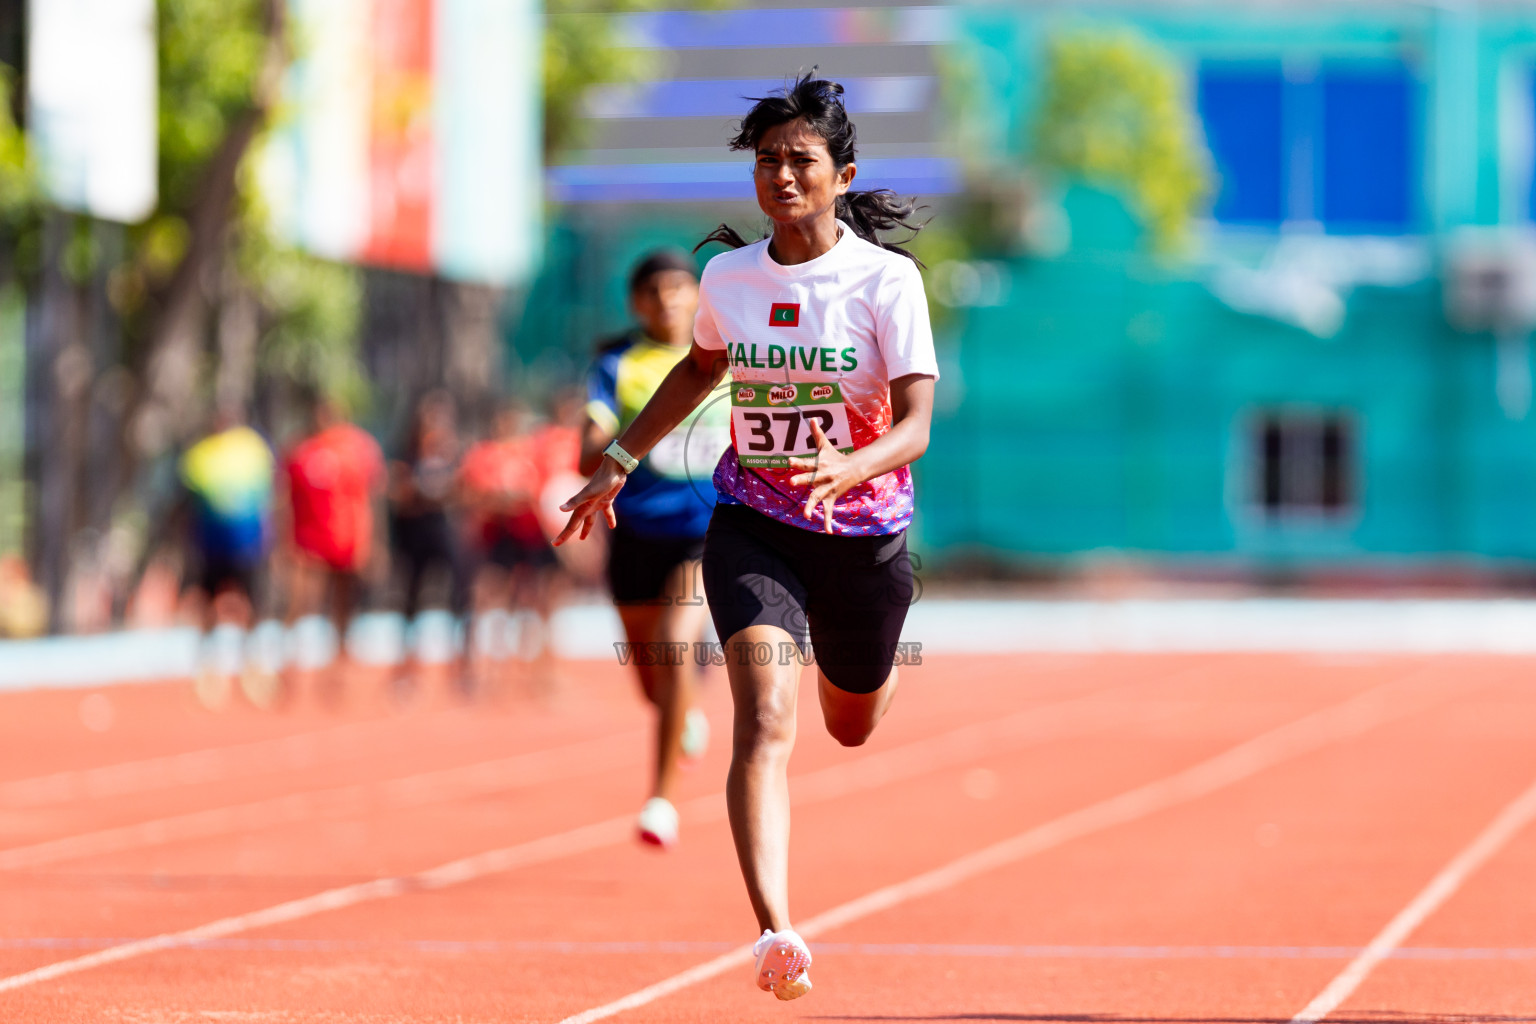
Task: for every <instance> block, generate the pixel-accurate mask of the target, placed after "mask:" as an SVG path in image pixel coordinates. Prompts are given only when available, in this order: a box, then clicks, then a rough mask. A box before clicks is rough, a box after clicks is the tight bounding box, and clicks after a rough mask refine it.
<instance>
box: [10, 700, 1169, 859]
mask: <svg viewBox="0 0 1536 1024" xmlns="http://www.w3.org/2000/svg"><path fill="white" fill-rule="evenodd" d="M1126 689H1127V687H1123V686H1122V687H1116V688H1114V689H1113V690H1112V691H1106V692H1105V693H1104V694H1089V695H1087V696H1084V697H1078V698H1072V699H1068V700H1065V701H1060V702H1057V703H1054V704H1048V705H1044V706H1042V707H1036V708H1032V709H1030V710H1028V711H1024V712H1019V713H1016V714H1014V715H1011V716H1009V717H1008V718H1005V719H1001V720H999V721H996V722H984V723H979V724H977V725H973V726H967V727H963V728H961V729H957V730H955V731H953V732H950V733H945V734H943V735H941V736H936V737H933V738H930V739H927V740H919V741H917V742H916V743H913V744H909V745H907V746H906V747H903V748H901V749H902V751H903V754H902V757H900V758H898V757H895V756H893V752H883V753H880V754H875V755H871V756H867V757H865V758H862V759H861V760H860V761H858V762H854V763H853V764H849V765H843V766H840V767H839V770H838V771H837V772H835V773H833V774H831V775H825V774H822V773H813V774H811V775H806V776H801V777H800V778H798V779H796V780H795V782H796V785H797V787H807V792H806V793H805V795H806V796H809V797H811V798H812V799H830V798H832V797H835V796H838V795H840V794H841V793H843V792H847V791H849V789H848V787H853V788H854V789H857V788H861V787H862V786H863V785H864V783H863V781H862V780H863V778H864V776H866V775H871V774H872V775H873V781H874V783H875V784H877V785H884V784H886V783H887V782H889V781H892V780H894V779H895V778H901V777H907V776H908V775H910V774H913V773H914V772H922V771H931V770H933V766H934V765H936V764H937V763H939V762H937V761H935V758H939V757H944V756H948V757H949V759H950V762H953V761H954V760H955V759H957V758H958V759H960V760H964V759H967V758H969V757H973V756H975V755H976V754H977V753H978V750H979V748H978V747H977V744H988V743H995V742H999V741H1000V742H1004V743H1010V744H1011V743H1017V742H1020V741H1027V740H1030V739H1035V738H1048V737H1050V736H1056V735H1076V734H1078V733H1080V732H1081V731H1083V730H1090V731H1091V730H1094V729H1102V728H1106V727H1113V726H1114V725H1117V724H1133V723H1135V724H1143V723H1147V722H1155V721H1160V720H1168V719H1171V718H1173V717H1175V716H1176V715H1178V714H1179V712H1181V711H1187V710H1188V709H1189V707H1190V704H1189V702H1187V701H1135V700H1125V699H1121V700H1115V699H1114V698H1113V697H1112V696H1109V694H1110V693H1114V692H1123V691H1125V690H1126ZM639 736H640V733H639V732H638V731H633V732H626V733H623V734H620V735H617V736H610V737H607V738H605V739H600V740H590V741H583V742H581V743H577V744H572V745H569V746H566V747H557V748H553V749H552V750H549V751H540V752H536V753H532V754H523V755H518V756H515V757H510V758H502V759H497V760H493V761H486V762H482V763H480V764H474V765H468V766H464V767H459V768H449V769H442V770H439V771H434V772H426V773H422V774H419V775H413V776H408V777H405V778H401V779H395V780H392V781H389V782H384V783H362V784H355V785H348V786H339V787H334V788H330V789H324V790H317V791H313V792H308V793H292V794H285V795H283V796H280V797H272V798H269V799H266V800H258V801H253V802H250V803H244V804H236V805H233V806H228V807H216V808H212V809H209V810H205V811H194V812H189V813H187V814H179V815H174V816H170V817H166V818H157V819H154V820H152V821H145V822H137V823H135V824H132V825H123V826H120V827H116V828H110V829H102V830H99V831H96V832H88V833H84V834H81V835H74V836H65V837H62V838H60V839H52V840H47V841H44V842H40V843H32V844H28V845H26V846H18V847H12V848H11V849H7V850H0V871H22V870H28V869H33V868H39V867H44V866H46V865H49V864H56V863H59V862H61V861H66V860H78V859H79V858H82V857H91V856H99V855H102V854H108V853H121V852H124V851H126V850H134V849H144V848H147V847H151V846H163V845H165V844H167V843H173V842H185V841H188V840H195V839H208V838H212V837H215V836H220V835H230V834H232V833H235V832H253V831H257V830H260V829H266V828H274V827H278V826H281V825H288V824H294V823H296V822H301V821H308V820H311V819H314V818H319V817H343V816H348V815H358V814H362V813H366V812H367V811H368V810H369V809H370V808H389V809H399V808H404V807H415V806H422V805H424V804H430V803H444V802H448V801H451V800H457V799H465V798H468V797H472V796H477V795H482V794H486V793H493V792H502V791H506V790H509V789H517V788H526V787H528V786H531V785H539V784H543V783H547V782H553V781H557V780H560V779H570V778H578V777H582V776H585V775H590V774H595V773H600V772H602V771H606V770H608V769H611V768H615V767H620V766H622V765H623V764H626V763H628V762H630V761H633V760H636V759H638V758H639V757H640V756H641V754H642V753H643V751H642V750H641V746H640V744H639V743H638V742H630V741H631V740H635V741H638V738H639ZM914 755H915V756H914ZM552 759H556V760H559V761H560V762H561V763H559V764H552V763H550V762H551V760H552ZM567 761H568V762H570V763H565V762H567ZM925 766H926V767H925ZM817 787H832V788H831V789H830V790H828V791H827V792H825V793H822V792H820V791H819V790H818V789H817Z"/></svg>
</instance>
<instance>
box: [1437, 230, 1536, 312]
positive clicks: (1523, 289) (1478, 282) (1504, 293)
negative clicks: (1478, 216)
mask: <svg viewBox="0 0 1536 1024" xmlns="http://www.w3.org/2000/svg"><path fill="white" fill-rule="evenodd" d="M1444 283H1445V318H1446V320H1447V321H1449V322H1450V324H1451V326H1452V327H1454V328H1456V329H1457V330H1458V331H1466V332H1468V333H1491V334H1497V335H1505V334H1527V333H1529V332H1530V331H1531V330H1532V329H1533V328H1536V238H1533V237H1532V235H1531V234H1530V233H1529V232H1525V231H1513V230H1498V229H1473V228H1468V229H1464V230H1463V231H1461V232H1458V233H1457V234H1455V235H1452V236H1451V238H1450V240H1449V242H1448V243H1447V246H1446V251H1445V260H1444Z"/></svg>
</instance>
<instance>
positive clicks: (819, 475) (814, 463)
mask: <svg viewBox="0 0 1536 1024" xmlns="http://www.w3.org/2000/svg"><path fill="white" fill-rule="evenodd" d="M811 438H812V439H813V440H814V441H815V442H816V454H815V455H813V456H801V457H799V458H792V459H790V460H789V468H790V469H803V470H807V472H804V473H796V474H795V475H794V476H792V477H790V478H789V482H790V484H791V485H793V486H795V487H805V486H809V487H810V488H811V493H810V495H809V496H808V497H807V498H806V499H805V518H807V519H815V518H816V506H817V505H820V506H821V510H822V518H823V520H824V522H825V525H824V526H823V527H822V532H824V533H831V532H832V506H833V505H834V504H835V503H836V502H837V499H838V498H841V497H842V496H843V494H844V492H846V491H847V490H848V489H849V488H850V487H853V486H854V485H855V484H859V483H862V482H863V480H864V478H863V477H862V476H861V475H860V474H859V470H858V467H857V466H856V465H855V464H854V461H853V456H851V455H844V454H843V453H842V452H840V451H838V450H837V449H836V448H834V447H833V446H832V442H831V441H828V440H827V435H826V434H824V433H822V430H821V424H820V423H818V422H816V421H815V420H811Z"/></svg>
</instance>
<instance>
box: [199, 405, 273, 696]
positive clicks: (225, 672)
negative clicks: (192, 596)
mask: <svg viewBox="0 0 1536 1024" xmlns="http://www.w3.org/2000/svg"><path fill="white" fill-rule="evenodd" d="M242 419H243V417H242V416H241V414H240V413H239V412H238V411H237V410H235V409H233V408H230V407H225V408H222V409H220V410H219V412H218V413H217V415H216V417H215V419H214V426H213V431H212V432H211V433H210V434H209V435H208V436H207V437H205V438H203V439H202V440H201V441H199V442H197V443H196V444H194V445H193V446H192V447H191V448H189V449H188V450H187V452H186V454H185V455H183V456H182V458H181V467H180V476H181V484H182V486H183V487H184V488H185V489H186V496H187V499H188V501H187V505H188V508H189V511H190V523H189V531H188V533H189V536H188V540H189V542H190V543H189V545H188V547H189V549H190V550H189V552H188V553H189V555H190V557H189V559H188V562H187V567H186V573H185V576H184V585H186V586H188V587H191V588H194V589H196V590H198V591H200V593H201V597H202V602H203V623H202V625H203V645H202V650H201V652H200V655H199V664H198V674H197V680H196V683H195V686H196V691H197V696H198V700H199V701H201V702H202V704H203V705H204V706H205V707H210V708H217V707H223V706H224V705H225V704H227V703H228V701H229V697H230V694H231V692H232V690H233V683H234V680H235V677H236V676H237V675H238V676H239V677H240V682H241V685H242V687H243V689H244V690H245V693H246V695H247V696H248V697H249V698H250V699H251V700H252V701H253V702H254V703H256V704H258V705H261V706H266V705H268V704H270V703H271V700H272V698H273V697H274V696H275V687H274V685H273V684H274V679H273V678H272V673H271V671H270V668H271V667H269V666H263V665H261V664H260V663H259V661H258V660H257V659H256V658H254V657H246V656H245V651H244V648H245V646H246V634H247V633H248V632H249V630H250V629H251V626H252V625H253V624H254V622H255V620H256V581H257V576H258V573H259V572H260V571H261V567H262V562H263V560H264V559H265V558H266V555H267V549H268V546H269V542H270V540H271V525H272V524H271V516H272V473H273V468H274V461H275V460H274V459H273V457H272V449H271V448H270V447H268V445H267V442H266V441H265V440H263V439H262V436H261V435H260V434H258V433H256V431H254V430H252V429H251V428H250V427H248V426H245V425H244V424H243V422H242ZM221 625H224V626H227V627H228V629H219V628H218V627H219V626H221Z"/></svg>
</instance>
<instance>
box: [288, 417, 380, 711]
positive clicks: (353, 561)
mask: <svg viewBox="0 0 1536 1024" xmlns="http://www.w3.org/2000/svg"><path fill="white" fill-rule="evenodd" d="M384 480H385V475H384V454H383V452H382V451H381V450H380V448H379V445H378V442H376V441H375V440H374V439H373V437H372V436H371V435H369V434H368V432H367V431H365V430H362V429H361V428H359V427H356V426H353V425H352V424H351V423H348V422H347V421H346V419H345V418H343V417H342V415H341V414H340V412H339V410H338V409H337V408H336V406H335V405H334V404H332V403H331V402H330V401H329V400H328V399H323V398H322V399H319V400H317V401H316V403H315V406H314V414H313V430H312V431H311V433H310V434H309V435H308V436H307V437H305V438H304V439H303V440H302V441H300V442H299V443H298V444H296V445H295V446H294V447H293V449H292V450H291V451H289V453H288V457H287V459H286V460H285V461H284V465H283V483H285V484H286V485H287V491H288V502H287V506H288V512H289V517H290V518H289V527H290V529H289V536H288V542H289V545H290V552H291V554H292V569H293V576H292V587H291V590H290V595H289V601H288V622H289V625H290V627H291V626H292V624H293V623H294V622H296V621H297V620H298V619H299V618H300V617H301V616H303V615H310V614H317V613H318V612H319V611H320V609H321V608H322V607H323V606H324V604H325V598H326V596H327V592H328V594H329V598H330V613H331V616H330V617H331V624H332V625H333V626H334V627H335V630H336V643H337V648H336V659H335V661H333V662H332V665H333V672H332V674H331V681H332V687H333V689H334V687H335V686H336V684H338V683H339V682H340V680H341V679H342V678H344V677H345V675H346V668H347V666H348V665H349V662H350V659H349V658H348V655H347V645H346V636H347V630H348V628H349V627H350V626H351V623H352V614H353V612H354V610H355V609H356V606H357V596H358V590H359V589H360V585H361V581H362V576H363V574H364V572H365V571H368V570H369V569H370V568H371V567H372V566H373V561H374V553H375V551H376V546H375V544H374V531H375V524H376V523H377V521H378V519H377V516H376V515H375V510H374V506H375V505H376V504H377V503H378V502H379V500H380V499H381V498H382V496H383V492H384Z"/></svg>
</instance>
